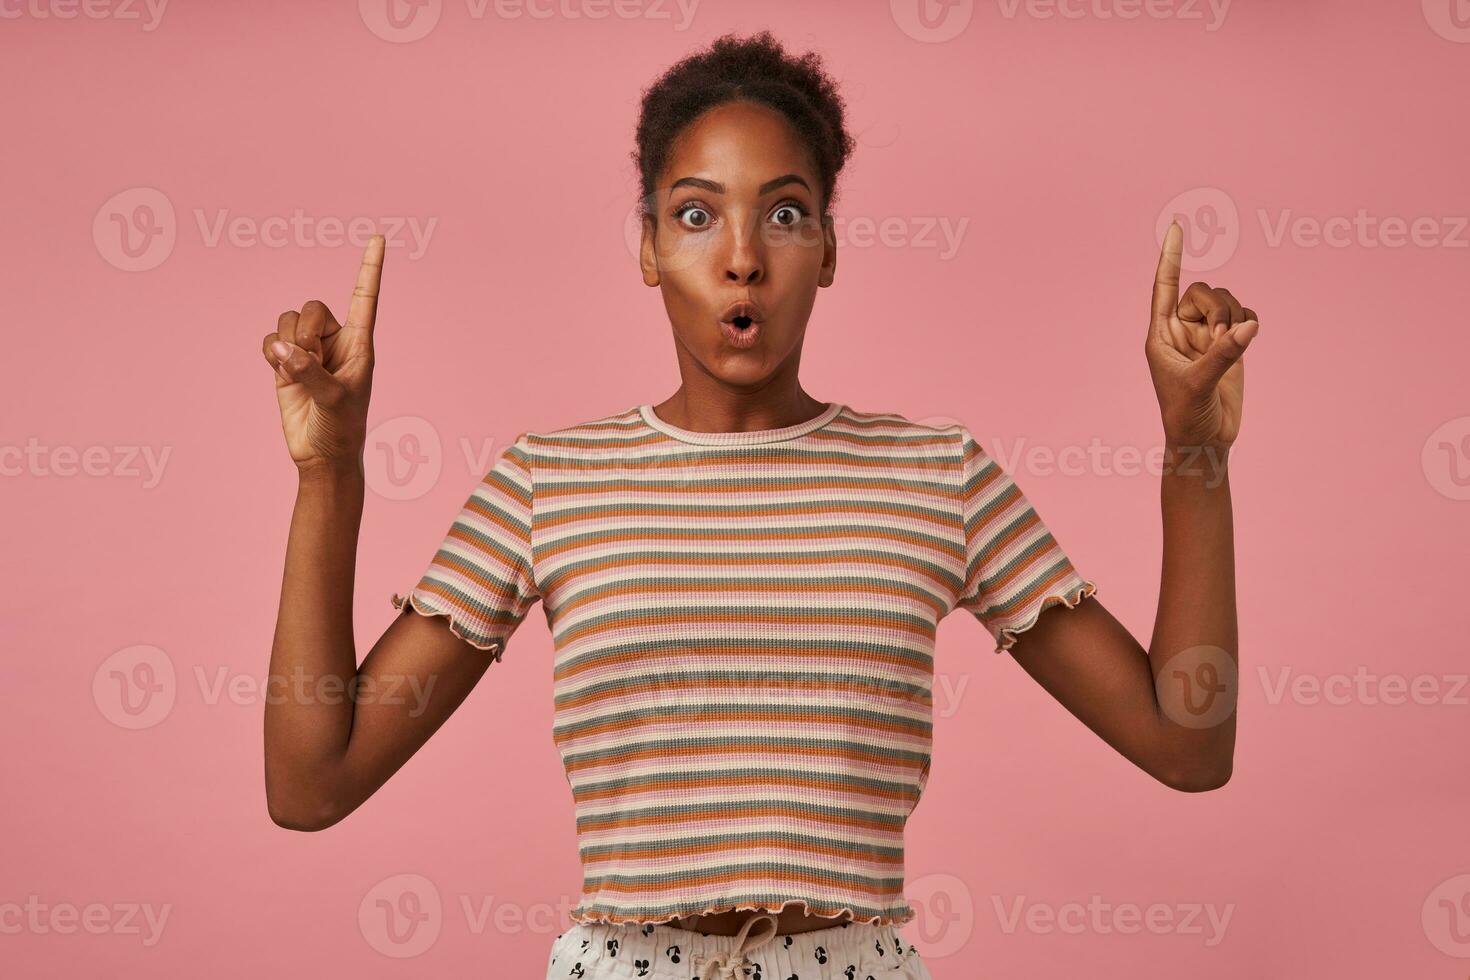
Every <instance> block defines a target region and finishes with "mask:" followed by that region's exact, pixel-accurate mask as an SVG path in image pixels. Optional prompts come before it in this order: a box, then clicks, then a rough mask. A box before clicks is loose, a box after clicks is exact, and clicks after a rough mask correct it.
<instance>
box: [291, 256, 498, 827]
mask: <svg viewBox="0 0 1470 980" xmlns="http://www.w3.org/2000/svg"><path fill="white" fill-rule="evenodd" d="M383 252H384V242H383V239H382V237H381V236H374V238H373V240H372V241H371V242H370V243H369V245H368V247H367V249H366V251H365V252H364V254H363V260H362V267H361V269H360V270H359V272H358V278H357V284H356V287H355V288H354V289H353V293H352V300H351V302H350V304H349V306H348V311H347V318H346V320H345V321H344V322H343V323H341V324H340V325H339V324H338V323H337V321H336V319H335V318H334V317H333V316H332V313H331V311H330V310H328V309H327V307H326V305H325V304H324V303H321V302H319V301H317V300H312V301H311V302H308V303H306V304H305V305H303V306H302V308H301V310H300V311H299V312H297V311H291V312H288V313H284V314H282V315H281V317H280V320H279V322H278V324H277V328H276V330H275V331H274V332H272V333H270V334H267V335H266V337H265V340H264V342H263V345H262V346H263V351H264V354H265V358H266V361H267V362H268V363H269V364H270V365H271V367H272V368H273V369H274V370H275V372H276V397H277V401H278V403H279V406H280V409H281V425H282V428H283V429H284V431H285V435H286V444H287V448H288V449H289V450H290V453H291V458H292V460H293V461H294V462H295V463H296V468H297V473H298V484H297V493H296V507H295V510H294V511H293V512H292V515H291V529H290V538H289V540H288V542H287V545H286V563H285V573H284V576H283V579H282V582H281V598H280V610H279V613H278V614H277V619H276V632H275V639H274V642H273V644H272V647H271V660H270V672H269V678H270V683H269V687H268V692H269V697H268V698H267V701H266V707H265V790H266V807H267V809H268V811H269V813H270V817H271V819H272V820H273V821H275V823H277V824H279V825H280V826H282V827H286V828H289V829H292V830H321V829H323V828H326V827H329V826H331V825H332V824H334V823H336V822H337V821H339V820H341V819H342V818H343V817H345V816H346V815H347V814H349V813H351V812H352V811H353V810H354V809H356V808H357V807H358V806H359V805H360V804H361V803H362V802H363V801H364V800H366V799H367V798H368V797H369V796H371V795H372V794H373V793H374V792H375V791H376V790H377V788H378V787H379V786H381V785H383V783H384V782H386V781H387V779H388V777H389V776H391V775H392V774H393V773H394V772H396V771H397V770H398V769H399V767H401V766H402V765H403V764H404V763H405V762H407V761H408V759H409V758H410V757H411V756H412V755H413V754H414V753H415V752H416V751H418V749H419V747H420V746H421V745H423V744H424V742H426V741H427V740H428V738H429V736H430V735H432V734H433V733H434V732H435V731H436V730H437V729H438V728H439V726H440V725H442V724H443V723H444V721H445V719H447V718H448V717H449V716H450V714H452V713H453V712H454V709H455V708H456V707H458V706H459V704H460V703H461V702H462V701H463V700H464V699H465V697H466V695H468V694H469V692H470V690H471V689H472V688H473V687H474V686H475V683H476V682H477V681H478V680H479V678H480V676H481V675H482V674H483V673H484V672H485V669H486V667H488V665H489V664H490V662H491V661H490V658H489V657H488V656H481V655H479V654H478V653H477V652H476V651H474V650H471V649H469V648H468V647H467V646H466V645H465V642H464V641H463V640H462V639H460V638H459V637H457V636H455V635H454V634H453V633H451V632H450V630H449V629H448V628H447V626H446V622H445V620H443V619H442V618H439V617H435V618H429V617H424V616H400V617H398V618H397V619H395V620H394V621H393V623H392V624H391V625H390V626H389V627H388V629H387V630H386V631H385V632H384V633H383V635H382V637H381V638H380V639H379V640H378V642H377V643H376V644H375V645H374V646H373V648H372V650H371V651H369V653H368V655H367V656H366V657H365V658H364V659H363V662H362V664H361V666H359V665H358V662H357V651H356V646H355V643H354V641H353V630H352V594H353V578H354V568H355V564H356V557H357V536H358V531H359V528H360V524H361V519H362V507H363V494H364V480H363V470H362V451H363V443H364V440H365V438H366V433H367V410H368V400H369V394H370V391H371V386H372V369H373V330H374V328H375V323H376V319H377V299H378V292H379V286H380V283H381V277H382V267H383Z"/></svg>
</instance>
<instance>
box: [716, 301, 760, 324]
mask: <svg viewBox="0 0 1470 980" xmlns="http://www.w3.org/2000/svg"><path fill="white" fill-rule="evenodd" d="M738 316H748V317H750V319H751V322H753V323H764V322H765V320H766V311H765V310H763V309H761V306H760V304H759V303H757V302H756V301H755V300H753V299H740V300H736V301H735V302H733V303H731V304H730V305H729V306H727V307H725V312H723V313H721V314H720V322H721V323H734V322H735V318H736V317H738Z"/></svg>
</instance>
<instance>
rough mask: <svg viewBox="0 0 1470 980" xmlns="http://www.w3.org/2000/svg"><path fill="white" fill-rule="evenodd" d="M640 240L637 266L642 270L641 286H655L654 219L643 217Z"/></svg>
mask: <svg viewBox="0 0 1470 980" xmlns="http://www.w3.org/2000/svg"><path fill="white" fill-rule="evenodd" d="M642 224H643V231H642V233H641V234H642V238H641V239H640V241H639V245H638V265H639V267H640V268H641V269H642V270H643V285H645V286H657V285H658V282H659V279H658V254H657V249H656V248H655V247H654V240H653V236H654V232H655V229H656V228H657V224H656V219H655V218H653V217H651V216H649V215H644V216H643V222H642Z"/></svg>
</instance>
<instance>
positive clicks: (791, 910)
mask: <svg viewBox="0 0 1470 980" xmlns="http://www.w3.org/2000/svg"><path fill="white" fill-rule="evenodd" d="M757 915H774V916H775V917H776V935H778V936H788V935H791V934H793V933H798V932H811V931H812V930H814V929H830V928H831V927H832V926H835V925H837V924H838V923H840V922H850V921H851V920H852V916H851V915H849V914H847V913H846V912H843V913H841V914H839V915H837V916H835V917H834V916H824V915H812V914H811V913H809V912H807V911H806V910H805V909H803V908H802V907H801V906H799V905H788V906H786V908H784V909H782V910H781V911H780V912H763V911H762V910H759V909H731V910H729V911H726V912H707V913H704V914H702V915H691V916H685V917H684V918H680V919H675V920H673V922H672V923H671V925H674V926H677V927H678V928H680V929H688V930H690V931H692V932H699V933H703V934H704V935H706V936H733V935H735V934H736V933H738V932H739V931H740V927H741V926H743V925H744V924H745V922H746V920H747V919H750V918H752V917H754V916H757ZM751 928H752V929H760V928H763V927H761V926H752V927H751Z"/></svg>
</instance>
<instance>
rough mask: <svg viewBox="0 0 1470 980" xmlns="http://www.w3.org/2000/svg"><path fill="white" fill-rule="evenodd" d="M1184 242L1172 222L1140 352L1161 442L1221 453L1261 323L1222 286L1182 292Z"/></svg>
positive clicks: (1233, 430) (1232, 428)
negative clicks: (1249, 351) (1158, 415)
mask: <svg viewBox="0 0 1470 980" xmlns="http://www.w3.org/2000/svg"><path fill="white" fill-rule="evenodd" d="M1183 241H1184V229H1182V228H1180V227H1179V224H1178V223H1177V222H1174V223H1171V224H1170V225H1169V230H1168V232H1167V233H1166V234H1165V235H1164V248H1163V251H1162V252H1161V253H1160V255H1159V269H1158V273H1157V274H1156V275H1155V277H1154V298H1153V315H1152V317H1151V318H1150V321H1149V328H1148V339H1147V340H1146V341H1145V343H1144V353H1145V355H1146V356H1147V357H1148V368H1149V373H1150V374H1151V375H1152V376H1153V382H1154V392H1155V394H1157V395H1158V398H1159V411H1160V412H1161V413H1162V415H1163V421H1164V440H1165V445H1166V446H1168V447H1172V448H1177V449H1189V450H1194V449H1202V450H1205V451H1210V452H1216V453H1223V452H1224V451H1226V450H1228V449H1229V448H1230V445H1231V444H1232V443H1233V442H1235V438H1236V436H1238V435H1239V434H1240V416H1241V410H1242V408H1243V406H1244V401H1245V357H1244V355H1245V349H1246V348H1247V347H1248V346H1250V342H1251V339H1252V338H1254V337H1255V335H1256V334H1257V333H1258V332H1259V331H1260V329H1261V323H1260V320H1259V318H1257V316H1256V314H1255V311H1254V310H1250V309H1247V308H1246V307H1243V306H1241V305H1240V303H1238V302H1237V301H1236V299H1235V297H1234V296H1232V295H1230V291H1229V290H1227V289H1211V288H1210V287H1209V286H1207V285H1206V284H1204V283H1202V282H1197V283H1195V284H1194V285H1192V286H1190V287H1189V289H1188V290H1186V291H1185V293H1184V298H1183V299H1182V300H1181V299H1180V298H1179V258H1180V253H1181V251H1182V248H1183Z"/></svg>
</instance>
